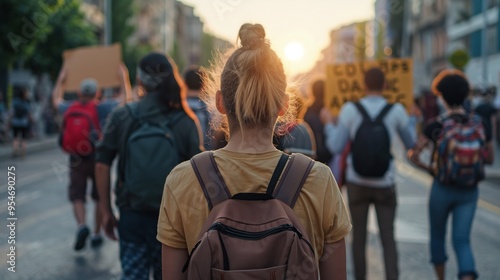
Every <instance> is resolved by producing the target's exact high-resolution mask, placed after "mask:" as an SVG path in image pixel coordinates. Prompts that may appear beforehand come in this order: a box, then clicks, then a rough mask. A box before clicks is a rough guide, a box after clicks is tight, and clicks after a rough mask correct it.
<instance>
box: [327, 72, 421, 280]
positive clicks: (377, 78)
mask: <svg viewBox="0 0 500 280" xmlns="http://www.w3.org/2000/svg"><path fill="white" fill-rule="evenodd" d="M364 84H365V91H366V96H365V97H364V98H362V99H361V100H360V101H359V102H357V103H352V102H348V103H346V104H344V105H343V106H342V108H341V111H340V115H339V116H338V118H337V117H333V116H332V115H331V114H330V112H329V111H328V110H327V109H326V108H325V109H323V110H322V112H321V118H322V121H323V122H324V123H325V135H326V146H327V147H328V148H329V149H330V151H331V152H332V153H334V154H338V153H341V152H342V150H343V149H344V148H345V146H346V145H347V144H348V143H349V141H351V152H350V155H349V157H348V159H347V170H346V182H347V186H348V187H347V192H348V196H349V198H348V201H349V208H350V211H351V217H352V224H353V241H352V251H353V258H354V272H355V278H356V279H366V256H365V250H366V248H365V247H366V226H367V219H368V209H369V206H370V204H371V203H373V204H374V205H375V210H376V212H377V220H378V225H379V230H380V238H381V241H382V246H383V249H384V262H385V273H386V279H398V274H399V271H398V260H397V259H398V256H397V249H396V242H395V240H394V218H395V215H396V205H397V199H396V186H395V180H394V178H395V165H394V161H393V156H392V154H391V147H392V144H393V143H394V141H393V140H394V139H395V137H396V136H397V135H399V137H400V138H401V140H402V141H403V143H404V145H405V147H406V148H407V149H410V148H413V146H414V145H415V142H416V139H415V138H416V137H415V132H414V131H413V130H414V129H415V128H414V127H412V125H411V122H410V118H409V117H408V114H407V113H406V111H405V109H404V107H403V106H402V105H401V104H390V103H388V102H387V100H386V99H385V98H384V97H383V96H382V92H383V90H384V88H385V85H386V83H385V74H384V72H382V70H380V69H379V68H371V69H369V70H367V71H366V72H365V76H364Z"/></svg>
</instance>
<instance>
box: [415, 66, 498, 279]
mask: <svg viewBox="0 0 500 280" xmlns="http://www.w3.org/2000/svg"><path fill="white" fill-rule="evenodd" d="M432 90H433V92H434V94H436V95H437V96H438V98H440V99H441V100H442V101H443V102H442V103H443V104H444V105H445V108H446V112H445V113H444V114H443V115H441V116H439V117H438V118H437V119H435V120H433V121H431V122H430V123H429V124H427V126H426V127H425V128H424V130H423V135H422V136H421V137H420V139H419V141H418V144H417V146H416V148H415V149H413V150H410V152H409V154H408V156H409V158H410V160H411V161H412V162H414V163H415V164H416V165H417V166H418V167H420V168H423V169H425V170H427V171H428V172H429V173H431V174H432V175H433V176H434V181H433V184H432V189H431V193H430V197H429V219H430V253H431V262H432V263H433V264H434V269H435V271H436V275H437V277H438V279H439V280H443V279H445V263H446V261H447V254H446V250H445V244H446V242H445V237H446V227H447V220H448V216H450V214H453V218H452V241H453V247H454V249H455V254H456V258H457V263H458V268H459V271H458V278H459V279H461V280H469V279H476V278H477V277H478V273H477V271H476V267H475V264H474V257H473V254H472V249H471V246H470V233H471V229H472V222H473V220H474V214H475V211H476V207H477V201H478V197H479V191H478V188H477V185H478V182H479V181H480V180H482V179H483V178H484V167H483V165H484V164H491V163H492V162H493V156H494V152H493V142H492V141H491V140H492V135H491V131H489V130H486V129H485V126H484V122H483V121H482V119H481V117H479V116H477V115H473V114H469V113H466V110H465V108H464V102H465V100H466V99H467V97H468V95H469V91H470V87H469V83H468V81H467V78H466V77H465V75H464V74H463V73H462V72H461V71H458V70H445V71H443V72H441V73H440V74H439V75H438V76H437V77H436V78H435V79H434V81H433V83H432ZM428 146H433V147H434V153H433V159H432V161H431V163H430V164H427V163H424V162H422V160H421V159H420V155H421V153H422V151H423V150H424V149H425V148H426V147H428Z"/></svg>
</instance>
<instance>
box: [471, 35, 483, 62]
mask: <svg viewBox="0 0 500 280" xmlns="http://www.w3.org/2000/svg"><path fill="white" fill-rule="evenodd" d="M482 33H483V32H482V30H477V31H475V32H473V33H471V34H470V37H469V46H470V55H471V56H472V57H480V56H481V54H482V46H483V44H482Z"/></svg>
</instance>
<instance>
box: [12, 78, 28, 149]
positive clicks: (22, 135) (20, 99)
mask: <svg viewBox="0 0 500 280" xmlns="http://www.w3.org/2000/svg"><path fill="white" fill-rule="evenodd" d="M31 122H32V117H31V105H30V101H29V99H28V90H27V89H26V88H24V87H23V88H21V89H20V91H19V92H18V93H17V94H16V96H15V97H14V100H12V110H11V113H10V121H9V123H10V127H11V128H12V133H13V136H14V138H13V141H12V157H16V156H21V157H24V155H25V154H26V139H28V136H29V129H30V125H31Z"/></svg>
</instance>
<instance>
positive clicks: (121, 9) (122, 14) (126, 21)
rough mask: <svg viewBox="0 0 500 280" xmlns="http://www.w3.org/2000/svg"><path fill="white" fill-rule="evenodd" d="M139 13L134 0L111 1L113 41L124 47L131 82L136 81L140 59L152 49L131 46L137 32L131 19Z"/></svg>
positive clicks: (124, 58) (123, 58) (124, 57)
mask: <svg viewBox="0 0 500 280" xmlns="http://www.w3.org/2000/svg"><path fill="white" fill-rule="evenodd" d="M136 13H137V6H136V5H135V4H134V0H112V1H111V41H112V42H113V43H120V45H121V46H122V56H123V57H122V60H123V62H124V63H125V65H126V66H127V68H128V70H129V77H130V81H131V82H132V83H133V82H134V81H135V74H136V73H135V72H136V68H137V63H138V62H139V59H140V58H141V57H142V56H143V55H144V53H145V52H146V51H148V50H150V49H151V47H150V46H148V45H138V46H130V45H129V43H128V39H129V38H130V36H132V34H134V32H135V27H134V26H133V25H132V23H131V22H130V19H131V18H133V17H134V15H135V14H136Z"/></svg>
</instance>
